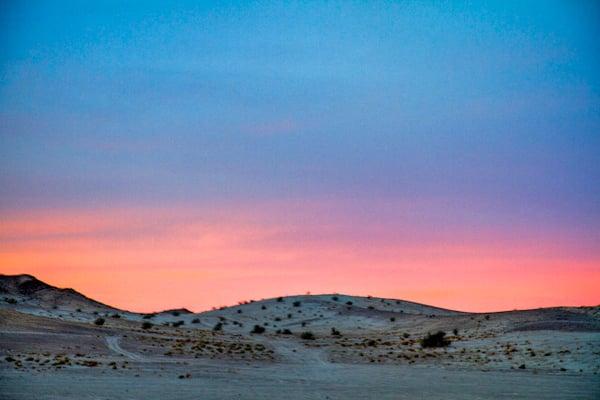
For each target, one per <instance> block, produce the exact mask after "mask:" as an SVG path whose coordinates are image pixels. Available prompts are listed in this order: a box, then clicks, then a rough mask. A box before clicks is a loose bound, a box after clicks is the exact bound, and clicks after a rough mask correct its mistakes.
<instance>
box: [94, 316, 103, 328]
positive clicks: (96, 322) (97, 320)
mask: <svg viewBox="0 0 600 400" xmlns="http://www.w3.org/2000/svg"><path fill="white" fill-rule="evenodd" d="M94 324H96V325H98V326H102V325H104V318H96V320H95V321H94Z"/></svg>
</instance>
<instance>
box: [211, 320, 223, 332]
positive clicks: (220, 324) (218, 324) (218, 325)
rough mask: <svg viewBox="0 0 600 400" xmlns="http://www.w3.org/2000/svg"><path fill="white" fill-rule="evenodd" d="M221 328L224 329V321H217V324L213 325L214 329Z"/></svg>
mask: <svg viewBox="0 0 600 400" xmlns="http://www.w3.org/2000/svg"><path fill="white" fill-rule="evenodd" d="M221 330H223V323H222V322H217V323H216V324H215V326H213V331H215V332H217V331H221Z"/></svg>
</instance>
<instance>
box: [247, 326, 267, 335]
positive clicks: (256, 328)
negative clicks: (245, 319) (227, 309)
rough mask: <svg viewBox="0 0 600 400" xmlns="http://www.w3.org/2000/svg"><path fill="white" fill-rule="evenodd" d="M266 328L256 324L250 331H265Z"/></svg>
mask: <svg viewBox="0 0 600 400" xmlns="http://www.w3.org/2000/svg"><path fill="white" fill-rule="evenodd" d="M264 332H265V328H264V327H262V326H260V325H254V328H252V330H251V331H250V333H264Z"/></svg>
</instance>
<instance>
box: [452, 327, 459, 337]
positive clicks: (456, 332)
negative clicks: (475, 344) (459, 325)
mask: <svg viewBox="0 0 600 400" xmlns="http://www.w3.org/2000/svg"><path fill="white" fill-rule="evenodd" d="M452 333H453V334H454V336H458V329H456V328H454V329H453V330H452Z"/></svg>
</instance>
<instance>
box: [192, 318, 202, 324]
mask: <svg viewBox="0 0 600 400" xmlns="http://www.w3.org/2000/svg"><path fill="white" fill-rule="evenodd" d="M199 323H200V318H194V319H193V320H192V324H199Z"/></svg>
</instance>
